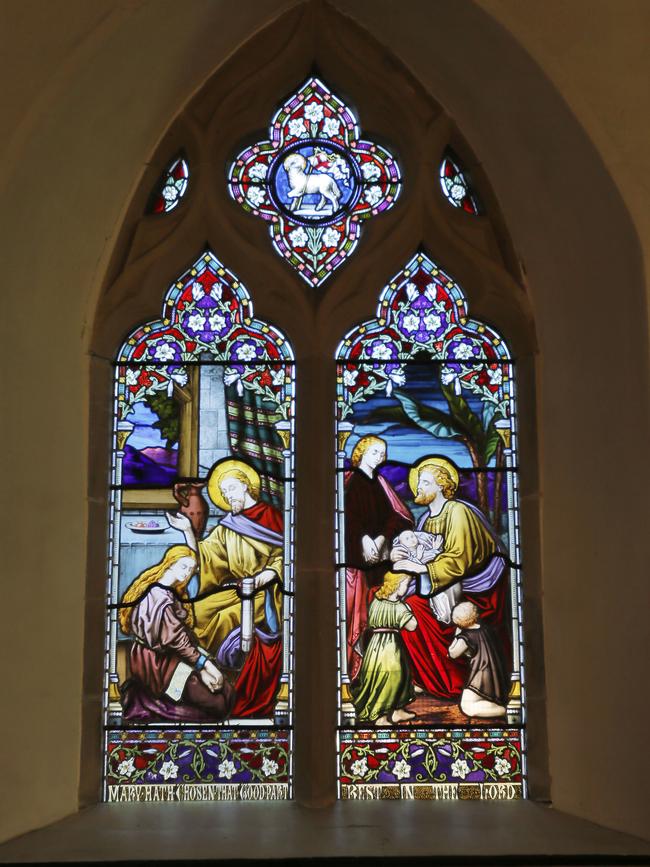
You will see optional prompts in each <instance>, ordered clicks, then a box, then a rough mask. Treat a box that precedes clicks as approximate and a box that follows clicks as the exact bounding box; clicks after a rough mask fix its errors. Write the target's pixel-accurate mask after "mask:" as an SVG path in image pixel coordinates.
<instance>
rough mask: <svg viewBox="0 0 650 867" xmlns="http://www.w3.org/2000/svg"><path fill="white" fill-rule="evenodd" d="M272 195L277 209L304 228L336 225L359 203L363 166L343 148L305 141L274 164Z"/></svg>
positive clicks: (322, 142)
mask: <svg viewBox="0 0 650 867" xmlns="http://www.w3.org/2000/svg"><path fill="white" fill-rule="evenodd" d="M268 184H269V192H270V194H271V197H272V199H273V202H274V204H275V206H276V207H277V208H278V210H279V211H282V212H283V213H284V214H285V215H286V216H287V217H289V218H290V219H291V220H292V221H293V222H295V223H299V224H301V225H303V226H314V225H316V226H323V225H327V224H329V223H335V222H336V221H337V220H338V219H340V217H341V216H342V215H343V214H345V213H347V212H348V211H349V210H350V209H351V208H352V207H353V206H354V205H355V204H356V202H357V200H358V198H359V194H360V192H361V173H360V171H359V166H358V164H357V162H356V160H354V159H353V158H352V156H351V155H350V153H349V151H348V150H347V149H346V148H344V147H343V146H342V145H339V144H336V143H335V142H332V141H328V140H326V139H301V140H300V141H297V142H294V143H293V144H291V145H289V147H287V148H285V149H284V150H282V151H281V152H280V153H279V154H278V155H277V157H276V158H275V159H274V160H273V162H272V163H271V167H270V171H269V181H268Z"/></svg>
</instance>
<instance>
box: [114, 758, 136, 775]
mask: <svg viewBox="0 0 650 867" xmlns="http://www.w3.org/2000/svg"><path fill="white" fill-rule="evenodd" d="M117 773H118V774H119V775H120V776H121V777H132V776H133V774H135V765H134V764H133V756H131V757H130V758H128V759H124V761H123V762H120V763H119V765H118V766H117Z"/></svg>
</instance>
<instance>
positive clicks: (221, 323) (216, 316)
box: [208, 313, 226, 331]
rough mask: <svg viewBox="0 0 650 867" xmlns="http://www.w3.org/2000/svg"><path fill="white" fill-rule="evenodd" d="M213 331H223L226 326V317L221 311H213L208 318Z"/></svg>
mask: <svg viewBox="0 0 650 867" xmlns="http://www.w3.org/2000/svg"><path fill="white" fill-rule="evenodd" d="M208 322H209V323H210V330H211V331H223V329H224V328H225V327H226V318H225V316H223V315H222V314H221V313H212V314H210V318H209V319H208Z"/></svg>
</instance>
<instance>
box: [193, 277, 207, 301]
mask: <svg viewBox="0 0 650 867" xmlns="http://www.w3.org/2000/svg"><path fill="white" fill-rule="evenodd" d="M204 297H205V289H204V288H203V284H202V283H199V281H198V280H195V281H194V283H192V298H194V300H195V301H200V300H201V298H204Z"/></svg>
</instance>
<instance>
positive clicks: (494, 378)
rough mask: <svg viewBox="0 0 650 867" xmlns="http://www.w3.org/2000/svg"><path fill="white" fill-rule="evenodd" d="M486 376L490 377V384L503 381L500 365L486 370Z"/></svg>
mask: <svg viewBox="0 0 650 867" xmlns="http://www.w3.org/2000/svg"><path fill="white" fill-rule="evenodd" d="M488 377H489V379H490V385H501V383H502V382H503V371H502V370H501V368H500V367H497V368H495V369H494V370H488Z"/></svg>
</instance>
